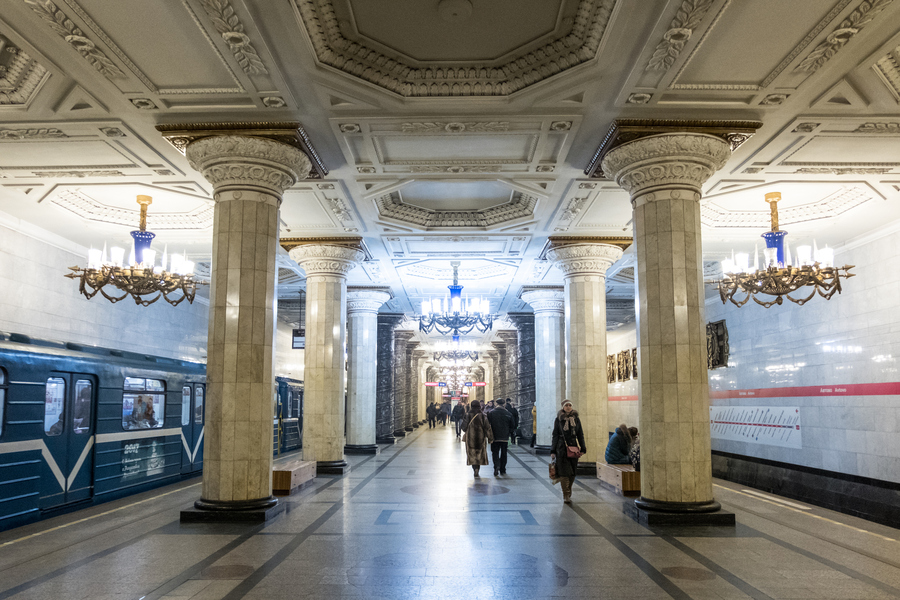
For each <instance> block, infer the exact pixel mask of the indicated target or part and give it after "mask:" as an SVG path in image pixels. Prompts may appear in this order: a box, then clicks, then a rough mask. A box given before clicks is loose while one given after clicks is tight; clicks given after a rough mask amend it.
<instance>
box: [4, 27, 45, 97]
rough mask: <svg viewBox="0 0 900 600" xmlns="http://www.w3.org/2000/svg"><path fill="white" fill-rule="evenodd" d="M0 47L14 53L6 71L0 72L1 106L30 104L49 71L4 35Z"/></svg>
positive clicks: (8, 52) (11, 53)
mask: <svg viewBox="0 0 900 600" xmlns="http://www.w3.org/2000/svg"><path fill="white" fill-rule="evenodd" d="M0 47H2V50H3V51H4V52H6V53H7V54H10V55H12V58H11V60H9V64H8V65H7V67H6V72H5V73H0V106H9V105H12V106H22V105H25V104H28V102H29V101H30V100H31V99H32V97H34V94H35V92H36V91H37V89H38V88H39V87H40V85H41V83H42V82H43V81H44V80H45V79H46V78H47V77H48V76H49V73H48V72H47V69H45V68H44V67H43V66H42V65H41V64H39V63H38V62H37V61H36V60H34V59H32V58H31V57H30V56H29V55H28V54H27V53H25V52H23V51H22V50H21V49H20V48H18V47H16V46H15V45H13V44H12V42H10V41H9V39H7V38H6V37H5V36H3V35H0Z"/></svg>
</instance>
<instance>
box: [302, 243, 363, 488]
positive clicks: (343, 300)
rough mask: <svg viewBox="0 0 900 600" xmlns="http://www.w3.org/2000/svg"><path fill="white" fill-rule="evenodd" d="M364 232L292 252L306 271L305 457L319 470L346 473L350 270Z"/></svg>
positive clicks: (356, 260) (358, 255) (359, 259)
mask: <svg viewBox="0 0 900 600" xmlns="http://www.w3.org/2000/svg"><path fill="white" fill-rule="evenodd" d="M358 244H359V238H348V242H347V244H346V245H339V244H337V243H324V242H310V243H303V244H300V245H298V246H295V247H294V248H292V249H291V250H290V256H291V258H292V259H294V260H295V261H296V262H297V264H298V265H300V268H301V269H303V270H304V271H305V272H306V349H305V351H304V356H303V369H304V370H303V385H304V391H303V459H304V460H314V461H316V471H317V472H318V473H323V474H338V475H340V474H343V473H346V472H347V471H349V470H350V466H349V465H348V464H347V461H346V460H344V427H345V420H344V402H345V389H346V386H345V383H346V375H347V372H346V371H345V368H344V351H345V348H346V346H345V344H346V342H347V337H346V336H347V327H346V321H347V273H349V272H350V271H351V270H352V269H353V268H354V267H356V265H357V264H359V263H360V262H362V260H363V258H364V257H365V253H364V252H363V251H362V250H360V249H359V247H358Z"/></svg>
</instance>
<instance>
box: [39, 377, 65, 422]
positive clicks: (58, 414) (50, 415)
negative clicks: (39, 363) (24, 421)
mask: <svg viewBox="0 0 900 600" xmlns="http://www.w3.org/2000/svg"><path fill="white" fill-rule="evenodd" d="M65 414H66V380H65V379H62V378H61V377H51V378H50V379H48V380H47V386H46V388H45V393H44V433H45V434H47V435H59V434H61V433H62V432H63V427H65V423H63V419H64V418H65V417H64V416H65Z"/></svg>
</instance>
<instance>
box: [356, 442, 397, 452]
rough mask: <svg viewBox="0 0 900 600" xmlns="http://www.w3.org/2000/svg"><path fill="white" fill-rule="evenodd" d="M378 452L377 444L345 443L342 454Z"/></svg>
mask: <svg viewBox="0 0 900 600" xmlns="http://www.w3.org/2000/svg"><path fill="white" fill-rule="evenodd" d="M391 443H393V440H392V441H391ZM379 452H381V448H379V447H378V444H347V445H346V446H344V454H378V453H379Z"/></svg>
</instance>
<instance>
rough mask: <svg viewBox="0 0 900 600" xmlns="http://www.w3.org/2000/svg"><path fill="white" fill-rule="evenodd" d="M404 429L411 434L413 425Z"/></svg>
mask: <svg viewBox="0 0 900 600" xmlns="http://www.w3.org/2000/svg"><path fill="white" fill-rule="evenodd" d="M404 429H405V430H406V431H407V432H410V431H412V430H413V427H412V425H407V426H406V427H404Z"/></svg>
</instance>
